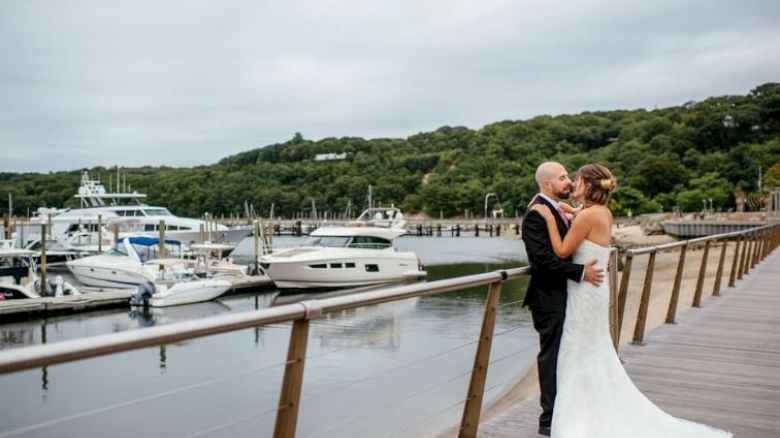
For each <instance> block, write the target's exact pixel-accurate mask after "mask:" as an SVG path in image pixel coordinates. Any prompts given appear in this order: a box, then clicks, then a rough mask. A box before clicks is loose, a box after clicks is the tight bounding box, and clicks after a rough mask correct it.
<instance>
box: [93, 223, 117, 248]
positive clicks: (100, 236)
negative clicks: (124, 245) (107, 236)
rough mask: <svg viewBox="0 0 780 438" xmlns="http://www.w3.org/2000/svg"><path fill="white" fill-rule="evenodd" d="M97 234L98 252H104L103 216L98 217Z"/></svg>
mask: <svg viewBox="0 0 780 438" xmlns="http://www.w3.org/2000/svg"><path fill="white" fill-rule="evenodd" d="M97 233H98V252H99V253H102V252H103V215H102V214H99V215H98V223H97ZM114 243H116V240H114Z"/></svg>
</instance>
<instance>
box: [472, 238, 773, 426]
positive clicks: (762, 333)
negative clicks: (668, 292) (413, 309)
mask: <svg viewBox="0 0 780 438" xmlns="http://www.w3.org/2000/svg"><path fill="white" fill-rule="evenodd" d="M778 284H780V251H775V252H774V253H773V254H771V255H769V256H768V257H767V258H766V259H765V260H764V261H763V262H761V263H760V264H759V265H757V266H756V268H755V269H754V270H753V271H751V272H750V274H748V275H747V276H745V278H744V279H743V280H741V281H738V282H737V285H736V287H733V288H727V289H724V290H723V291H722V296H721V297H713V298H710V299H708V300H707V301H706V303H705V305H704V307H702V308H698V309H696V308H692V309H687V310H685V311H683V312H681V313H680V315H679V318H678V322H677V324H673V325H662V326H660V327H658V328H657V329H655V330H653V331H652V332H650V333H649V334H648V336H647V338H646V344H645V345H644V346H640V345H633V344H625V345H623V346H622V347H621V349H620V356H621V358H623V360H624V361H625V368H626V370H627V371H628V373H629V375H630V376H631V378H632V379H633V380H634V383H635V384H636V385H637V387H639V388H640V389H641V390H642V392H644V394H645V395H647V396H648V398H650V399H651V400H652V401H653V402H654V403H656V404H657V405H658V406H659V407H661V408H662V409H664V410H665V411H666V412H668V413H670V414H672V415H674V416H678V417H682V418H687V419H690V420H693V421H697V422H702V423H706V424H709V425H712V426H715V427H718V428H721V429H726V430H729V431H731V432H733V433H734V436H735V437H745V438H753V437H755V438H764V437H775V436H780V287H778ZM539 411H540V408H539V401H538V396H537V397H534V398H532V399H529V400H526V401H523V402H521V403H519V404H517V405H515V406H513V407H511V408H510V409H508V410H506V411H505V412H503V413H501V414H498V415H496V416H494V417H493V418H491V419H487V420H486V421H484V422H483V423H482V425H481V426H480V430H479V435H478V436H480V437H483V438H504V437H507V438H508V437H515V438H517V437H537V436H539V435H537V417H538V414H539Z"/></svg>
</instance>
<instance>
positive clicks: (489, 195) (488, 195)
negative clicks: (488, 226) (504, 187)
mask: <svg viewBox="0 0 780 438" xmlns="http://www.w3.org/2000/svg"><path fill="white" fill-rule="evenodd" d="M491 196H495V197H496V200H498V195H496V194H495V193H493V192H490V193H488V194H487V195H485V223H487V205H488V198H489V197H491Z"/></svg>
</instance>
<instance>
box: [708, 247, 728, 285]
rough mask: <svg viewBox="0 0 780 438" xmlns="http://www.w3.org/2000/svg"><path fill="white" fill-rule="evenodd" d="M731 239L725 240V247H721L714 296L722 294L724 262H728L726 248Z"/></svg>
mask: <svg viewBox="0 0 780 438" xmlns="http://www.w3.org/2000/svg"><path fill="white" fill-rule="evenodd" d="M728 246H729V241H728V240H725V239H724V240H723V247H722V248H721V249H720V259H719V260H718V272H717V273H716V274H715V284H714V285H713V286H712V296H714V297H717V296H720V282H721V279H722V277H723V264H724V263H725V262H726V249H728Z"/></svg>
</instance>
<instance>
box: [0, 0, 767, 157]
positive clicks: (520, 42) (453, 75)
mask: <svg viewBox="0 0 780 438" xmlns="http://www.w3.org/2000/svg"><path fill="white" fill-rule="evenodd" d="M778 23H780V2H778V1H776V0H743V1H739V2H736V1H733V0H732V1H722V0H692V1H685V0H675V1H671V0H654V1H647V0H643V1H634V0H588V1H573V0H566V1H564V0H544V1H541V0H540V1H535V0H534V1H530V0H482V1H475V0H448V1H431V0H394V1H379V0H354V1H353V0H312V1H299V0H277V1H265V0H246V1H244V0H222V1H216V0H212V1H204V0H187V1H173V0H168V1H159V0H155V1H151V0H131V1H130V0H111V1H105V0H0V172H22V171H33V172H49V171H57V170H75V169H80V168H88V167H93V166H98V165H102V166H124V167H136V166H143V165H153V166H158V165H165V166H173V167H187V166H194V165H202V164H212V163H214V162H216V161H218V160H219V159H221V158H224V157H226V156H229V155H233V154H236V153H239V152H242V151H246V150H250V149H254V148H257V147H262V146H265V145H269V144H273V143H279V142H284V141H287V140H289V139H291V138H292V137H293V135H294V134H295V133H296V132H300V133H301V134H303V136H304V137H305V138H307V139H311V140H318V139H321V138H325V137H342V136H359V137H364V138H379V137H398V138H405V137H408V136H410V135H413V134H416V133H418V132H426V131H432V130H435V129H436V128H438V127H440V126H444V125H449V126H467V127H469V128H472V129H479V128H480V127H482V126H484V125H486V124H489V123H492V122H495V121H500V120H522V119H528V118H531V117H534V116H537V115H542V114H551V115H557V114H565V113H568V114H576V113H579V112H582V111H596V110H614V109H635V108H647V109H653V108H656V107H666V106H673V105H681V104H683V103H685V102H687V101H690V100H701V99H704V98H706V97H709V96H719V95H725V94H746V93H747V92H749V91H750V90H751V89H752V88H754V87H756V86H758V85H760V84H763V83H766V82H778V81H780V25H779V24H778Z"/></svg>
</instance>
